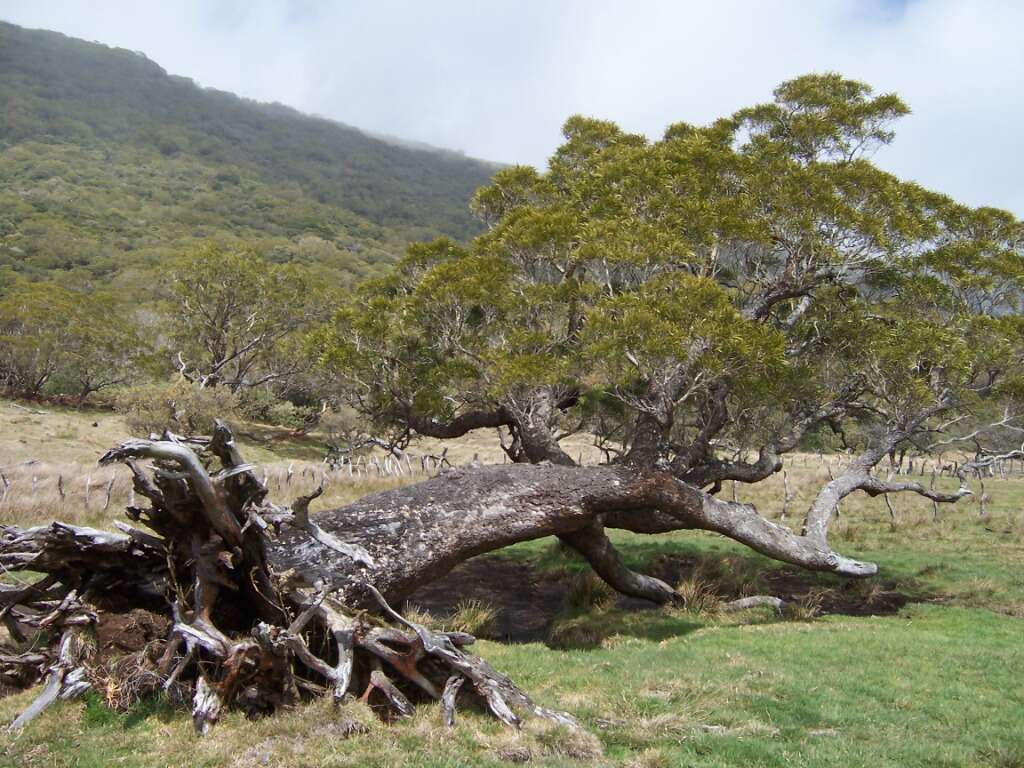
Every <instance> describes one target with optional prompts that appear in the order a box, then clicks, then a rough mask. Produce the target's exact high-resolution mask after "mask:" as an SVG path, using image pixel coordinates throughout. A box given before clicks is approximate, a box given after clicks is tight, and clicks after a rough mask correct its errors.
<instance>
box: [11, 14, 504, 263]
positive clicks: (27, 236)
mask: <svg viewBox="0 0 1024 768" xmlns="http://www.w3.org/2000/svg"><path fill="white" fill-rule="evenodd" d="M494 170H495V166H493V165H491V164H488V163H484V162H480V161H476V160H472V159H469V158H465V157H463V156H461V155H459V154H457V153H454V152H447V151H442V150H437V151H430V150H425V149H416V148H410V147H408V146H399V145H397V144H393V143H388V142H385V141H382V140H380V139H377V138H374V137H371V136H369V135H367V134H365V133H363V132H361V131H359V130H357V129H355V128H351V127H348V126H345V125H342V124H340V123H336V122H333V121H329V120H325V119H321V118H315V117H310V116H306V115H303V114H300V113H299V112H297V111H295V110H293V109H290V108H288V107H284V106H281V105H278V104H273V105H269V104H260V103H257V102H254V101H250V100H247V99H242V98H239V97H237V96H234V95H232V94H229V93H224V92H221V91H215V90H210V89H204V88H200V87H199V86H197V85H196V84H195V83H194V82H193V81H191V80H189V79H186V78H182V77H176V76H174V75H169V74H167V72H165V71H164V70H163V69H161V68H160V67H159V66H158V65H157V64H155V63H154V62H152V61H150V60H149V59H147V58H146V57H145V56H143V55H142V54H140V53H136V52H132V51H127V50H123V49H116V48H110V47H107V46H104V45H100V44H96V43H88V42H84V41H81V40H76V39H73V38H69V37H66V36H64V35H61V34H58V33H54V32H47V31H39V30H26V29H22V28H20V27H17V26H14V25H11V24H6V23H3V22H0V268H2V267H4V266H7V267H9V268H12V269H14V270H15V271H17V272H21V273H24V274H28V275H37V276H38V275H42V274H44V273H51V274H55V276H58V274H59V273H63V274H64V275H66V276H71V275H79V276H81V277H85V278H88V279H97V278H98V279H105V278H107V277H110V276H113V275H114V274H117V273H121V272H123V271H125V270H131V269H132V268H136V269H135V271H136V272H138V271H139V270H138V269H137V268H140V267H141V268H142V271H145V267H146V265H151V266H153V265H156V264H158V263H159V261H160V260H161V259H162V258H163V257H164V256H165V255H167V254H168V253H170V252H174V251H178V250H180V249H181V248H182V247H186V246H187V245H188V244H189V242H191V241H193V240H196V239H201V238H204V237H209V236H215V237H222V236H223V237H227V238H244V239H258V240H260V242H261V243H262V246H263V247H264V248H265V249H266V250H267V252H268V253H270V254H271V255H272V256H273V257H275V258H278V259H280V260H298V261H304V262H315V263H317V264H318V265H319V264H323V265H325V266H328V267H330V268H332V269H336V270H338V271H339V272H341V273H348V274H350V275H359V274H364V273H366V272H367V271H373V267H374V265H375V264H382V263H384V262H387V261H390V260H391V259H392V258H393V257H394V255H395V254H397V253H398V252H400V251H401V249H402V247H403V244H404V243H405V242H407V241H409V240H411V239H423V238H427V237H432V236H435V235H438V234H446V235H451V236H453V237H456V238H459V239H462V238H467V237H468V236H470V235H472V234H473V233H474V231H475V229H474V227H475V222H474V221H473V219H472V218H471V216H470V214H469V211H468V202H469V199H470V196H471V195H472V193H473V191H474V190H475V189H476V188H477V187H478V186H480V185H481V184H483V183H485V182H486V181H487V180H488V178H489V177H490V175H491V174H492V173H493V171H494Z"/></svg>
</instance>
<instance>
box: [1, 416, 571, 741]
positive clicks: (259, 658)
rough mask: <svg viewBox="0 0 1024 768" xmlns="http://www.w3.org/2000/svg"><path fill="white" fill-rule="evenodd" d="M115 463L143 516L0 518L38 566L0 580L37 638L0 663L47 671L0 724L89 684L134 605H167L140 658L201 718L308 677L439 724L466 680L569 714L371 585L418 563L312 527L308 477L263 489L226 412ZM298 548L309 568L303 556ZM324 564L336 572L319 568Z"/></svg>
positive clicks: (20, 626)
mask: <svg viewBox="0 0 1024 768" xmlns="http://www.w3.org/2000/svg"><path fill="white" fill-rule="evenodd" d="M113 462H121V463H124V464H126V465H127V466H128V467H129V469H130V470H131V472H132V477H133V486H134V490H135V492H136V493H137V494H139V495H140V496H141V497H143V498H145V499H146V500H148V502H149V504H148V506H146V507H130V508H129V509H128V510H127V514H128V517H129V518H130V520H132V521H133V523H135V524H139V525H142V526H144V527H145V528H147V529H148V531H146V530H140V529H139V528H135V527H130V526H122V531H121V532H116V533H115V532H108V531H98V530H95V529H91V528H82V527H75V526H69V525H65V524H63V523H54V524H52V525H49V526H41V527H36V528H30V529H18V528H15V527H12V526H0V566H2V567H4V568H6V569H7V570H8V571H11V572H17V571H32V572H37V573H42V574H44V576H43V578H42V579H41V580H39V581H36V582H34V583H32V584H28V585H25V586H18V587H5V588H4V589H3V590H2V591H0V611H2V615H3V617H4V618H5V620H6V621H7V622H9V624H10V626H13V627H14V629H15V632H12V633H11V634H12V637H14V639H15V642H16V641H17V636H20V637H22V638H24V644H25V645H26V647H31V648H32V649H33V650H32V652H27V651H26V650H25V649H19V648H0V674H2V675H3V677H4V679H5V680H6V681H8V682H17V683H18V684H22V685H26V684H31V683H34V682H36V681H38V680H40V679H41V678H43V677H45V678H46V683H45V686H44V688H43V690H42V692H41V693H40V695H39V696H38V697H37V698H36V699H35V701H33V703H32V704H31V705H30V706H29V707H28V709H26V710H25V711H24V712H23V713H22V714H21V715H20V716H19V717H18V718H17V719H16V720H15V721H14V722H13V723H12V724H11V726H10V728H12V729H20V728H22V727H24V726H25V725H26V724H28V723H29V722H30V721H31V720H32V719H34V718H35V717H36V716H38V715H39V714H40V713H41V712H42V711H44V710H45V709H46V707H47V706H49V705H50V704H52V703H53V702H54V701H57V700H59V699H61V698H70V697H73V696H77V695H80V694H81V693H82V692H83V691H84V690H87V689H88V687H89V686H90V675H92V676H93V677H95V674H96V672H95V670H93V671H92V672H90V666H89V664H87V661H88V660H89V658H90V655H91V649H92V647H93V644H92V642H91V639H90V638H91V636H92V634H93V633H94V630H95V627H96V625H97V623H98V622H100V621H102V618H103V616H104V615H105V614H110V613H126V612H128V611H130V610H133V609H136V608H139V607H146V608H148V609H150V610H158V611H162V612H163V613H165V614H166V615H167V616H168V617H169V618H170V631H169V634H168V636H167V637H166V638H164V639H163V641H161V645H160V650H161V652H160V653H159V654H153V653H143V652H140V654H139V658H138V665H140V666H142V667H144V668H145V671H146V673H147V674H149V675H151V676H152V677H153V678H154V679H158V680H159V681H161V683H162V685H163V687H164V688H165V689H167V690H169V691H171V690H173V691H174V692H175V694H176V698H177V699H178V700H180V701H183V702H190V708H191V710H192V717H193V722H194V724H195V728H196V730H197V731H198V732H199V733H201V734H205V733H207V732H208V731H209V730H210V729H211V728H212V727H213V726H214V725H215V724H216V722H217V720H218V719H219V717H220V716H221V714H222V712H223V711H224V710H225V709H230V708H238V709H242V710H244V711H246V712H247V713H249V714H251V715H257V714H266V713H271V712H274V711H276V710H278V709H280V708H281V707H287V706H291V705H293V704H295V703H296V702H297V701H299V700H301V699H302V698H304V697H307V696H309V695H311V692H317V691H329V692H330V693H331V695H332V696H333V697H334V699H335V700H338V701H340V700H341V699H343V698H344V697H345V696H349V695H351V696H358V697H359V698H361V699H362V700H364V701H366V702H367V703H368V704H370V705H371V706H373V707H375V708H376V709H378V710H379V711H380V712H381V713H382V715H383V716H385V717H406V716H409V715H410V714H411V713H412V711H413V708H414V707H415V702H416V701H420V700H425V699H426V700H437V701H440V702H442V712H443V718H444V720H445V722H447V723H453V722H454V707H455V704H456V698H457V694H458V692H459V690H460V688H463V687H465V691H466V692H471V695H466V694H465V693H464V695H463V696H461V697H459V698H460V700H462V701H470V700H472V699H475V700H476V701H477V702H478V703H479V704H480V706H482V707H485V708H486V709H487V710H489V711H490V712H492V713H493V714H494V715H495V716H496V717H497V718H498V719H500V720H501V721H502V722H504V723H506V724H508V725H510V726H513V727H518V725H519V724H520V722H521V718H522V717H525V716H534V717H541V718H545V719H548V720H552V721H554V722H556V723H559V724H561V725H564V726H566V727H570V728H578V727H579V726H578V724H577V723H576V721H575V720H574V719H573V718H572V717H571V716H570V715H568V714H564V713H560V712H555V711H553V710H550V709H547V708H544V707H541V706H539V705H537V704H535V703H534V702H533V700H532V699H531V698H530V697H529V696H528V695H527V694H526V693H525V692H523V691H522V690H520V689H519V688H518V687H517V686H516V685H515V684H514V683H513V682H512V681H511V680H510V679H509V678H507V677H506V676H504V675H502V674H501V673H499V672H497V671H495V670H494V669H493V668H491V667H490V666H489V665H488V664H487V663H486V662H484V661H483V660H482V659H480V658H479V657H477V656H474V655H472V654H470V653H468V652H467V651H466V647H467V646H469V645H471V644H472V643H473V642H474V638H473V637H472V636H470V635H467V634H465V633H457V632H453V633H448V632H438V631H433V630H430V629H428V628H426V627H424V626H422V625H419V624H415V623H413V622H410V621H407V620H406V619H405V618H403V617H402V616H401V614H399V613H398V612H397V611H395V610H394V609H393V608H392V607H391V606H390V604H389V603H388V601H387V598H386V597H385V594H384V593H385V592H386V593H388V594H396V593H399V592H401V591H402V590H403V589H405V588H407V584H408V582H409V579H410V578H414V577H416V576H417V575H422V574H424V573H429V572H430V571H431V569H430V568H426V569H424V568H416V567H412V568H406V569H404V570H403V571H402V573H401V574H400V575H399V576H398V577H396V578H393V579H387V578H385V577H384V574H386V572H387V569H388V567H389V564H394V563H395V562H396V557H397V556H396V555H386V549H387V545H388V544H387V542H386V541H383V542H374V543H373V545H372V546H369V548H368V545H369V543H370V542H371V541H373V535H372V531H371V532H369V533H368V532H363V535H361V536H360V537H359V538H358V540H356V539H352V540H349V539H347V538H346V535H345V534H346V533H347V532H348V531H349V529H346V530H344V531H337V532H331V531H326V530H324V529H323V528H321V527H320V526H319V525H318V524H317V523H315V522H313V521H312V520H311V519H310V516H309V511H308V508H309V504H310V502H311V501H312V500H313V498H315V496H316V494H314V495H312V496H307V497H301V498H299V499H297V500H296V502H295V503H293V504H292V505H291V506H290V507H281V506H277V505H274V504H272V503H270V502H269V501H268V499H267V489H266V487H265V486H264V485H263V484H262V483H261V482H260V480H259V479H258V478H257V477H256V475H255V473H254V472H253V469H252V467H251V466H250V465H248V464H246V463H245V462H244V461H243V459H242V457H241V455H240V453H239V451H238V449H237V447H236V446H235V444H234V440H233V437H232V435H231V432H230V430H229V429H228V428H227V427H226V426H225V425H223V424H218V425H217V428H216V430H215V431H214V435H213V436H212V438H210V439H207V440H196V439H187V438H180V437H177V436H175V435H172V434H170V433H165V434H164V436H163V437H162V439H160V440H130V441H127V442H125V443H124V444H122V445H121V446H119V447H118V448H115V449H113V450H111V451H109V452H108V453H106V454H105V455H104V456H103V458H102V459H101V464H110V463H113ZM141 462H146V465H143V464H142V463H141ZM381 525H384V526H385V527H386V526H388V525H389V523H387V522H383V523H381ZM373 530H377V531H380V530H381V529H380V528H379V527H378V528H374V529H373ZM285 532H287V534H286V535H285ZM397 533H400V532H397ZM364 542H365V544H364ZM404 551H407V550H404ZM310 553H314V554H312V555H311V554H310ZM328 553H329V554H328ZM317 554H319V555H322V557H319V558H318V557H317V556H316V555H317ZM305 556H310V558H311V560H312V561H313V562H314V566H313V567H306V566H305V565H304V564H303V563H302V558H303V557H305ZM327 564H329V565H330V566H332V567H341V568H342V569H343V570H344V571H345V573H344V574H342V573H338V572H334V573H330V574H329V576H330V578H327V579H325V578H323V575H324V572H325V571H324V569H325V567H326V565H327ZM447 567H450V566H447ZM435 570H436V569H435ZM375 579H379V580H380V581H381V583H382V585H383V586H382V589H378V588H377V586H376V585H375V584H374V580H375ZM353 597H354V598H356V599H355V600H350V598H353ZM367 608H373V609H374V610H375V611H376V612H379V614H380V615H376V614H375V612H373V611H368V610H366V609H367ZM103 674H104V675H106V676H108V678H109V676H110V675H113V674H115V672H114V671H113V670H111V669H108V670H104V671H103ZM464 683H468V685H466V686H463V684H464Z"/></svg>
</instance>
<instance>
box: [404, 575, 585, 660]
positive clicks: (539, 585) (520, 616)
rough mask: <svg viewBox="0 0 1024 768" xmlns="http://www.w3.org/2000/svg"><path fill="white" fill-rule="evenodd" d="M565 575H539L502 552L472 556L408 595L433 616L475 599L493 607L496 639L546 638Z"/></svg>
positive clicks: (558, 607) (563, 591)
mask: <svg viewBox="0 0 1024 768" xmlns="http://www.w3.org/2000/svg"><path fill="white" fill-rule="evenodd" d="M567 584H568V582H567V580H566V579H545V578H542V577H541V575H539V574H537V573H536V572H535V571H534V570H533V569H532V568H530V567H529V566H527V565H524V564H523V563H521V562H519V561H516V560H512V559H510V558H507V557H500V556H493V555H488V556H484V557H475V558H473V559H472V560H467V561H466V562H464V563H462V564H461V565H459V566H457V567H456V568H455V569H454V570H452V572H451V573H449V574H448V575H446V576H444V577H443V578H441V579H438V580H437V581H435V582H433V583H431V584H427V585H426V586H424V587H421V588H420V589H418V590H417V591H416V592H415V593H414V594H413V595H412V596H411V597H410V598H409V600H408V602H409V603H411V604H413V605H417V606H419V607H421V608H424V609H425V610H427V611H429V612H430V613H432V614H434V615H435V616H448V615H451V614H452V613H453V612H454V611H455V609H456V608H457V606H458V604H459V603H460V602H462V601H464V600H480V601H482V602H484V603H487V604H488V605H490V606H491V607H492V608H494V609H495V610H496V611H497V612H498V615H497V616H496V617H495V622H494V630H493V632H492V633H491V635H492V637H493V638H494V639H496V640H504V641H506V642H513V643H529V642H534V641H538V640H544V639H546V638H547V636H548V633H549V630H550V629H551V622H552V621H553V620H554V618H555V615H556V614H557V613H558V611H559V610H561V608H562V605H563V603H564V600H565V594H566V591H567Z"/></svg>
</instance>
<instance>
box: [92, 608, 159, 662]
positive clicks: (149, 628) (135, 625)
mask: <svg viewBox="0 0 1024 768" xmlns="http://www.w3.org/2000/svg"><path fill="white" fill-rule="evenodd" d="M170 627H171V622H170V620H169V619H168V618H167V617H166V616H161V615H160V614H158V613H151V612H150V611H145V610H142V609H141V608H135V609H133V610H131V611H129V612H128V613H109V612H107V611H103V612H101V613H100V620H99V624H97V625H96V650H97V652H98V656H99V658H100V659H108V658H116V657H118V656H123V655H125V654H128V653H137V652H138V651H141V650H142V649H143V648H145V647H146V646H147V645H149V644H150V643H152V642H153V641H155V640H164V639H166V638H167V632H168V630H169V629H170Z"/></svg>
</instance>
